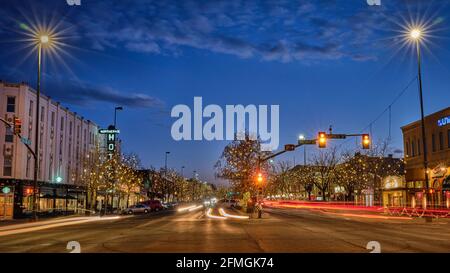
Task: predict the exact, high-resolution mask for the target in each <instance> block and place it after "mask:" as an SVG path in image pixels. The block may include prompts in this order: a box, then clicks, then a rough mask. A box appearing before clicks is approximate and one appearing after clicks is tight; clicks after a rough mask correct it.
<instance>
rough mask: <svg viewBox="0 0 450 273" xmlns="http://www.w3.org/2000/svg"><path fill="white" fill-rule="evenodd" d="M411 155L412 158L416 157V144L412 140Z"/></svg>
mask: <svg viewBox="0 0 450 273" xmlns="http://www.w3.org/2000/svg"><path fill="white" fill-rule="evenodd" d="M411 153H412V157H415V156H416V142H415V141H414V140H412V141H411Z"/></svg>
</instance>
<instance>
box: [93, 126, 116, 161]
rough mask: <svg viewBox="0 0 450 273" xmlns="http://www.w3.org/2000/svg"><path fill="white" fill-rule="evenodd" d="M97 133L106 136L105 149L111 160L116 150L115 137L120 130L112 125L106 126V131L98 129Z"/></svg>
mask: <svg viewBox="0 0 450 273" xmlns="http://www.w3.org/2000/svg"><path fill="white" fill-rule="evenodd" d="M98 132H99V133H100V134H105V135H106V149H107V150H108V154H109V156H110V158H112V156H113V154H114V152H115V150H116V135H117V134H119V133H120V130H119V129H116V127H114V126H113V125H110V126H108V129H100V130H98Z"/></svg>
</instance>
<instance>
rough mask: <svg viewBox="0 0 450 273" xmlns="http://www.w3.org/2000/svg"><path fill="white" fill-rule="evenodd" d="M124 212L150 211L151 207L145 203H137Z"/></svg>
mask: <svg viewBox="0 0 450 273" xmlns="http://www.w3.org/2000/svg"><path fill="white" fill-rule="evenodd" d="M124 212H125V213H127V214H136V213H149V212H150V207H149V206H146V205H144V204H137V205H134V206H131V207H129V208H127V209H125V210H124Z"/></svg>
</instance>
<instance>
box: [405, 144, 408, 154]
mask: <svg viewBox="0 0 450 273" xmlns="http://www.w3.org/2000/svg"><path fill="white" fill-rule="evenodd" d="M405 146H406V156H409V141H406V145H405Z"/></svg>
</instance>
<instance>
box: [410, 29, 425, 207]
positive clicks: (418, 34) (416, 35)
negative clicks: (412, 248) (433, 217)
mask: <svg viewBox="0 0 450 273" xmlns="http://www.w3.org/2000/svg"><path fill="white" fill-rule="evenodd" d="M409 36H410V39H411V41H412V42H413V43H415V46H416V51H417V71H418V79H419V97H420V117H421V127H422V146H423V168H424V171H425V190H426V194H425V202H424V206H425V207H426V205H427V202H428V201H427V195H428V192H429V191H428V188H429V185H428V171H427V170H428V155H427V153H428V152H427V141H426V134H425V118H424V111H423V93H422V69H421V53H420V42H421V41H422V37H423V31H422V30H421V29H420V28H412V29H411V30H410V32H409Z"/></svg>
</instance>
